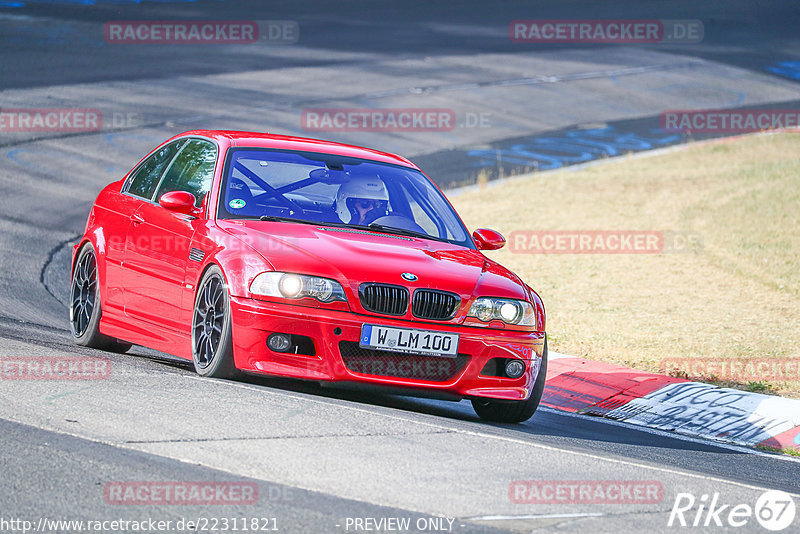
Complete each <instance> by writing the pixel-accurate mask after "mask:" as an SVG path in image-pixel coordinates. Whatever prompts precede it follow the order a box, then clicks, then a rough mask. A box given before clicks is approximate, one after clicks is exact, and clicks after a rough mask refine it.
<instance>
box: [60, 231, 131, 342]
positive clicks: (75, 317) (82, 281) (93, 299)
mask: <svg viewBox="0 0 800 534" xmlns="http://www.w3.org/2000/svg"><path fill="white" fill-rule="evenodd" d="M102 313H103V312H102V306H101V304H100V291H99V288H98V278H97V256H95V253H94V247H92V245H91V244H90V243H87V244H86V245H84V246H83V248H82V249H81V251H80V252H79V253H78V259H77V260H76V261H75V269H74V271H73V273H72V284H71V286H70V306H69V323H70V330H71V331H72V339H73V340H75V343H77V344H78V345H83V346H84V347H92V348H95V349H102V350H111V351H114V352H125V351H127V350H128V349H130V348H131V344H130V343H125V342H123V341H119V340H117V339H115V338H113V337H109V336H106V335H104V334H101V333H100V317H101V315H102Z"/></svg>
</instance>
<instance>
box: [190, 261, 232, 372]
mask: <svg viewBox="0 0 800 534" xmlns="http://www.w3.org/2000/svg"><path fill="white" fill-rule="evenodd" d="M231 330H232V329H231V302H230V295H229V294H228V286H227V285H226V284H225V278H224V276H223V275H222V270H221V269H220V268H219V267H217V266H216V265H214V266H212V267H210V268H209V269H208V270H207V271H206V273H205V274H204V275H203V279H202V280H201V281H200V284H199V285H198V286H197V296H196V297H195V303H194V313H193V314H192V361H193V362H194V369H195V371H197V374H199V375H200V376H208V377H211V378H233V377H234V376H236V367H235V366H234V364H233V340H232V339H231Z"/></svg>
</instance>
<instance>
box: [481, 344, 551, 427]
mask: <svg viewBox="0 0 800 534" xmlns="http://www.w3.org/2000/svg"><path fill="white" fill-rule="evenodd" d="M546 375H547V337H545V338H544V350H543V351H542V365H541V368H540V369H539V374H538V375H537V376H536V381H535V382H534V383H533V391H531V396H530V397H528V400H525V401H496V400H489V399H472V408H473V409H474V410H475V413H477V414H478V416H479V417H480V418H481V419H483V420H485V421H492V422H495V423H522V422H525V421H527V420H528V419H530V418H531V417H533V414H534V412H536V409H537V408H538V407H539V402H541V400H542V394H543V393H544V383H545V380H546Z"/></svg>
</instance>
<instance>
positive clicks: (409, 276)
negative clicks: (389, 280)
mask: <svg viewBox="0 0 800 534" xmlns="http://www.w3.org/2000/svg"><path fill="white" fill-rule="evenodd" d="M400 276H401V277H402V278H403V280H406V281H407V282H416V281H417V280H419V277H418V276H417V275H416V274H412V273H403V274H401V275H400Z"/></svg>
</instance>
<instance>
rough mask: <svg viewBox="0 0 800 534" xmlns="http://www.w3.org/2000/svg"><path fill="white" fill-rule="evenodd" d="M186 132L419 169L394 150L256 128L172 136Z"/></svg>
mask: <svg viewBox="0 0 800 534" xmlns="http://www.w3.org/2000/svg"><path fill="white" fill-rule="evenodd" d="M189 136H202V137H210V138H212V139H215V140H217V141H223V142H224V141H227V142H228V143H229V144H230V145H231V146H234V147H254V148H277V149H284V150H298V151H305V152H322V153H324V154H335V155H337V156H348V157H354V158H361V159H369V160H373V161H380V162H384V163H393V164H395V165H402V166H404V167H412V168H414V169H419V168H418V167H417V166H416V165H414V164H413V163H411V161H409V160H407V159H406V158H404V157H402V156H398V155H396V154H390V153H388V152H381V151H379V150H373V149H371V148H364V147H360V146H355V145H345V144H342V143H334V142H333V141H323V140H320V139H310V138H306V137H293V136H289V135H275V134H269V133H260V132H240V131H235V130H191V131H188V132H183V133H182V134H180V135H176V136H175V137H173V139H178V138H180V137H189Z"/></svg>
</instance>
